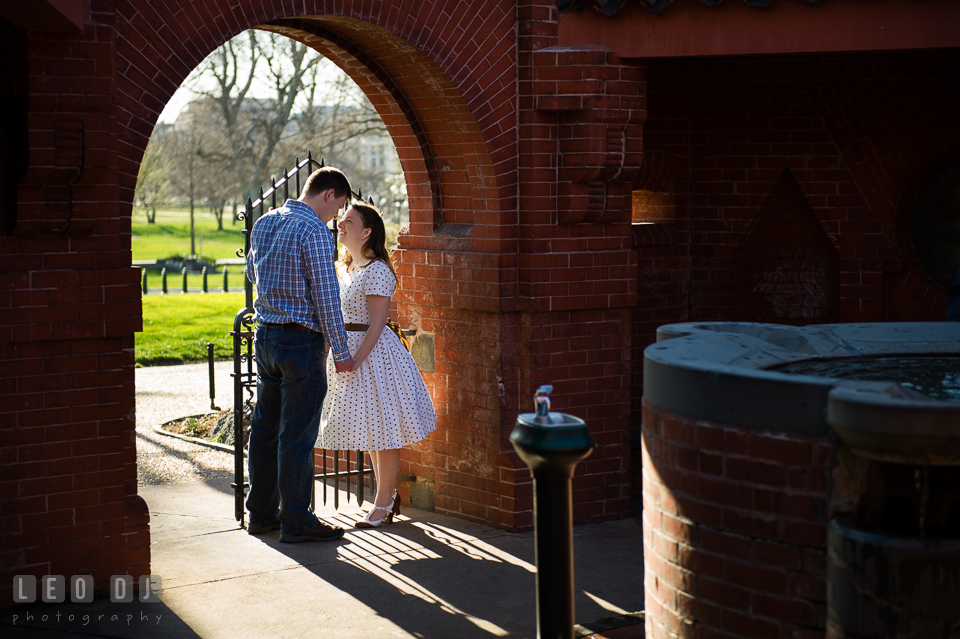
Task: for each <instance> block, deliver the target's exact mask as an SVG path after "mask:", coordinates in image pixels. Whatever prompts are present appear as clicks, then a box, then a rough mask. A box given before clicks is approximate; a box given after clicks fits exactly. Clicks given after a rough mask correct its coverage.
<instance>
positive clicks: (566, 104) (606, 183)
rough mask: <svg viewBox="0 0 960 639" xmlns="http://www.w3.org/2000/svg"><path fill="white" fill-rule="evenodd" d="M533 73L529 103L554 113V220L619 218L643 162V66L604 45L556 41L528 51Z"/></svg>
mask: <svg viewBox="0 0 960 639" xmlns="http://www.w3.org/2000/svg"><path fill="white" fill-rule="evenodd" d="M532 79H533V82H532V86H533V97H534V108H535V109H536V110H537V111H540V112H541V113H552V114H554V115H555V118H556V126H555V127H554V130H555V131H556V139H557V154H558V165H557V221H558V222H559V223H561V224H575V223H578V222H603V221H607V220H610V219H616V218H618V217H619V215H620V214H621V213H622V211H621V209H623V208H624V207H626V209H629V206H630V204H629V195H630V189H629V184H631V183H632V182H634V181H635V180H636V179H637V177H638V176H639V173H640V166H641V163H642V161H643V123H644V122H645V120H646V117H647V112H646V82H645V77H644V75H643V68H642V67H637V66H627V65H624V64H621V62H620V60H619V58H618V57H617V55H616V54H615V53H614V52H613V51H610V50H608V49H604V48H602V47H583V48H570V47H560V46H557V47H548V48H545V49H540V50H539V51H535V52H534V53H533V73H532ZM613 185H617V186H613ZM614 200H616V202H615V203H614ZM620 200H623V202H620Z"/></svg>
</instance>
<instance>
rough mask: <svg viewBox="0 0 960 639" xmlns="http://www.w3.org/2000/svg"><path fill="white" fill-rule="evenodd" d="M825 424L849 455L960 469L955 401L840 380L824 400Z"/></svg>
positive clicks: (882, 384) (958, 414)
mask: <svg viewBox="0 0 960 639" xmlns="http://www.w3.org/2000/svg"><path fill="white" fill-rule="evenodd" d="M827 415H828V416H829V422H830V426H832V427H833V429H834V431H836V433H837V434H838V435H839V436H840V437H841V439H843V440H844V442H846V443H847V444H848V445H849V446H850V447H851V448H852V449H853V450H854V452H856V453H858V454H861V455H864V456H866V457H870V458H873V459H878V460H880V461H889V462H898V463H905V464H920V465H960V403H957V402H943V401H936V400H934V399H931V398H929V397H927V396H925V395H922V394H920V393H918V392H916V391H914V390H912V389H909V388H904V387H903V386H900V385H899V384H895V383H890V382H862V381H856V382H854V381H851V382H842V383H840V384H838V385H837V386H836V387H834V388H833V390H831V391H830V394H829V395H828V399H827Z"/></svg>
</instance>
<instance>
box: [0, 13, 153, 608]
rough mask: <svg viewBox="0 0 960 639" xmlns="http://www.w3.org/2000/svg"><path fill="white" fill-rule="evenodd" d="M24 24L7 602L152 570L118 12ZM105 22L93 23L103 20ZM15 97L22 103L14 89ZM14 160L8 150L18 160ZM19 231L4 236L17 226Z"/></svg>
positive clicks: (10, 243) (13, 188)
mask: <svg viewBox="0 0 960 639" xmlns="http://www.w3.org/2000/svg"><path fill="white" fill-rule="evenodd" d="M97 9H98V3H94V11H93V13H92V14H91V16H90V19H91V21H90V22H88V24H87V28H86V29H85V30H84V32H83V33H82V34H77V35H73V34H55V33H31V34H23V33H19V34H17V35H15V36H14V37H15V39H16V40H19V42H18V43H17V46H18V47H21V48H22V49H21V51H20V53H19V55H20V56H22V58H23V61H24V65H23V66H22V67H20V68H17V69H13V70H10V71H9V73H12V74H15V75H17V77H16V78H14V79H12V85H7V87H6V90H7V91H10V92H12V93H14V94H15V95H17V96H19V97H21V98H24V99H23V102H22V111H20V112H16V110H15V109H14V110H12V111H13V112H9V111H8V112H7V114H6V115H11V116H12V117H16V118H22V121H23V123H24V126H25V131H23V132H22V133H23V135H24V140H23V143H24V145H25V146H24V148H23V149H22V152H23V157H21V158H17V155H19V153H20V152H21V151H20V150H18V149H11V147H10V146H9V145H10V144H11V143H12V142H15V141H12V140H11V139H10V138H9V137H8V138H5V139H4V149H3V151H4V154H11V152H12V155H13V157H14V158H15V163H16V167H13V166H5V175H4V179H5V180H9V179H10V178H11V172H7V171H8V170H11V171H12V174H13V175H16V179H15V180H14V181H13V182H12V184H10V183H8V184H7V187H8V190H7V191H6V193H5V196H6V197H5V201H4V211H3V214H4V217H5V220H4V222H5V223H6V224H5V226H6V230H7V232H8V236H6V237H0V255H3V256H4V257H3V259H2V260H0V316H2V317H3V321H2V326H0V388H2V390H0V397H2V399H0V441H2V448H0V460H2V463H0V494H2V495H3V498H2V499H3V501H2V509H0V602H2V603H0V605H2V606H8V605H10V602H12V596H11V591H10V588H11V584H12V576H13V575H14V574H33V575H38V576H39V575H44V574H62V575H72V574H89V575H93V576H94V578H95V583H96V585H97V587H100V588H105V587H106V585H107V579H108V577H109V575H111V574H118V573H126V574H132V575H140V574H146V573H147V572H148V568H149V566H148V564H149V544H150V538H149V532H148V528H147V511H146V506H145V504H144V503H143V501H142V499H140V498H139V497H138V496H137V494H136V493H137V479H136V477H137V474H136V465H135V464H136V454H135V440H134V383H133V378H134V374H133V333H134V331H138V330H140V328H141V319H140V302H139V293H138V280H139V274H138V271H136V270H134V269H132V268H130V239H129V228H130V220H129V215H126V216H124V215H123V213H121V208H120V206H119V198H118V188H117V148H116V126H115V123H116V106H115V103H114V100H113V97H114V94H115V91H116V80H115V77H114V73H115V63H114V59H113V47H114V41H115V32H114V31H113V29H112V22H113V16H112V15H110V14H109V13H100V12H98V11H97ZM95 23H96V24H95ZM6 103H7V106H8V107H9V106H10V104H11V102H10V101H7V102H6ZM8 158H9V156H8ZM11 231H12V232H13V235H12V236H11V235H9V232H11Z"/></svg>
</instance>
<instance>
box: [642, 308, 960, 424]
mask: <svg viewBox="0 0 960 639" xmlns="http://www.w3.org/2000/svg"><path fill="white" fill-rule="evenodd" d="M923 354H926V355H930V354H960V323H955V322H889V323H874V324H819V325H810V326H804V327H795V326H783V325H779V324H758V323H752V322H687V323H682V324H668V325H665V326H661V327H660V328H659V329H658V330H657V343H655V344H651V345H650V346H648V347H647V348H646V349H645V350H644V367H643V381H644V400H645V401H646V402H647V403H648V404H650V405H651V406H654V407H656V408H658V409H660V410H665V411H669V412H671V413H676V414H679V415H684V416H686V417H691V418H694V419H706V420H710V421H714V422H718V423H722V424H730V425H732V426H741V427H745V428H756V429H763V430H767V431H774V432H783V433H791V434H795V435H806V436H811V437H822V436H825V435H826V433H827V430H828V421H827V420H828V416H827V405H828V395H829V394H830V391H831V390H832V389H833V388H834V387H837V386H840V385H842V386H843V387H844V388H849V387H851V386H858V385H859V384H861V382H856V381H850V380H839V379H836V378H831V377H814V376H811V375H796V374H788V373H781V372H776V371H770V370H764V369H766V368H768V367H770V366H775V365H777V364H785V363H788V362H795V361H799V360H807V359H819V358H841V357H864V356H881V355H888V356H889V355H923ZM863 383H864V384H866V382H863ZM904 401H907V400H904ZM931 403H932V404H936V405H943V404H951V405H955V403H954V402H949V403H948V402H938V401H935V400H931Z"/></svg>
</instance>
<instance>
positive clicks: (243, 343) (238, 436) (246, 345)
mask: <svg viewBox="0 0 960 639" xmlns="http://www.w3.org/2000/svg"><path fill="white" fill-rule="evenodd" d="M321 167H323V160H320V162H317V161H316V160H314V159H313V157H312V155H311V154H310V153H307V159H305V160H302V161H301V160H300V158H297V160H296V162H295V165H294V168H293V169H292V170H290V171H288V170H287V169H286V168H284V170H283V176H282V177H281V178H280V179H279V180H277V179H276V178H272V179H271V183H272V186H271V187H270V188H269V189H267V191H266V192H264V190H263V188H262V187H261V189H260V197H259V198H257V200H256V201H251V200H250V198H247V204H246V207H245V210H244V211H242V212H239V213H237V219H238V220H240V221H242V222H244V229H243V231H242V232H243V236H244V239H243V248H242V249H237V257H244V258H245V257H246V256H247V255H249V253H250V234H251V232H252V231H253V225H254V223H255V222H256V221H257V219H259V218H260V216H261V215H263V213H264V207H265V206H266V205H267V203H268V200H269V203H270V208H277V198H278V195H279V194H280V192H281V190H282V192H283V199H282V200H281V201H280V203H281V204H282V203H283V202H285V201H286V200H287V198H289V197H290V189H291V187H293V189H294V191H293V192H294V194H295V197H296V196H298V195H299V194H300V188H301V185H300V173H301V171H304V170H306V172H307V175H309V174H310V173H311V172H312V171H313V170H314V169H315V168H321ZM351 195H352V196H353V197H355V198H357V199H362V195H361V193H359V192H357V193H351ZM331 232H332V233H333V235H334V240H336V234H337V230H336V224H334V225H333V229H332V230H331ZM244 294H245V295H244V296H245V300H244V303H245V305H244V308H242V309H240V310H239V311H238V312H237V315H236V317H234V320H233V331H231V332H230V335H231V336H232V337H233V373H232V374H231V377H233V428H234V459H235V465H234V476H235V481H234V483H233V484H231V486H232V487H233V490H234V514H235V516H236V519H237V521H239V522H240V525H241V526H243V525H245V522H244V518H245V509H244V495H245V494H246V489H247V488H248V487H249V484H248V483H247V482H246V481H245V480H244V469H243V456H244V452H243V451H244V446H245V438H244V432H245V427H244V425H243V415H244V412H245V408H252V406H253V403H254V397H255V394H254V389H256V387H257V370H256V366H255V362H256V356H255V345H254V339H253V336H254V329H255V321H254V318H253V315H254V310H253V283H252V282H250V281H249V280H247V279H246V278H245V279H244ZM341 454H343V455H344V456H343V457H341ZM353 454H354V455H353V461H352V462H351V459H350V458H351V451H337V450H331V451H327V450H325V449H321V452H320V457H321V469H322V472H320V473H316V472H315V473H314V480H317V479H319V480H322V481H323V503H324V504H326V503H327V488H328V487H329V481H330V480H331V479H332V480H333V503H334V507H335V508H339V507H340V493H339V489H340V482H341V481H346V482H347V502H348V503H349V501H350V495H351V491H350V484H351V480H353V482H354V483H355V491H354V494H355V495H356V497H357V504H358V505H363V502H364V494H365V486H364V484H365V483H366V482H367V481H369V482H370V489H371V490H374V491H375V490H376V486H375V483H374V482H375V480H374V474H373V469H372V468H371V467H370V466H367V465H366V457H367V456H366V455H364V453H363V451H359V450H358V451H353ZM328 462H329V463H330V466H331V467H330V470H329V471H328V470H327V468H328ZM314 470H316V463H314ZM315 504H316V482H314V494H313V495H312V497H311V505H315Z"/></svg>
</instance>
